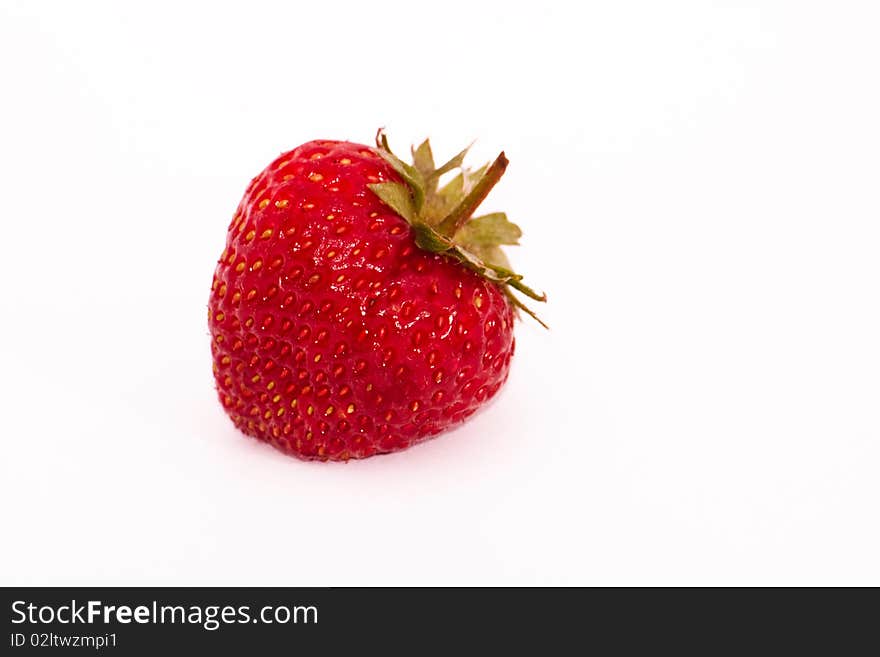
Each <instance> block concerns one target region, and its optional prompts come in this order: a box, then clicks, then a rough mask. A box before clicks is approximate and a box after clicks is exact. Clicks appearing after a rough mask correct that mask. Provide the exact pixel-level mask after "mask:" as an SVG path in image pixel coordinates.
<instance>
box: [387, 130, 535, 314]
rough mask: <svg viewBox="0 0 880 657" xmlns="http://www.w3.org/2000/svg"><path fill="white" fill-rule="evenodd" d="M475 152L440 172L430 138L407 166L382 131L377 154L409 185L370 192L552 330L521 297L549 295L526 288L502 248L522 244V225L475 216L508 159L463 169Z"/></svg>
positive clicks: (424, 244) (422, 238)
mask: <svg viewBox="0 0 880 657" xmlns="http://www.w3.org/2000/svg"><path fill="white" fill-rule="evenodd" d="M469 149H470V146H468V147H467V148H465V149H464V150H463V151H461V152H460V153H458V154H457V155H456V156H455V157H453V158H452V159H451V160H449V161H448V162H446V163H445V164H443V165H441V166H439V167H437V166H435V165H434V155H433V153H432V152H431V144H430V143H429V142H428V140H427V139H426V140H425V141H423V142H422V143H421V145H420V146H419V147H418V148H413V149H412V158H413V163H412V164H407V163H406V162H404V161H403V160H401V159H400V158H398V157H397V156H396V155H394V153H392V152H391V149H390V148H389V146H388V137H387V136H386V135H385V132H384V131H383V130H381V129H380V130H379V132H378V133H377V134H376V150H377V152H378V154H379V155H380V156H382V158H383V159H385V160H386V161H387V162H388V163H389V164H390V165H391V166H392V167H393V168H394V170H395V171H396V172H397V173H398V174H399V175H400V177H401V178H402V179H403V182H402V183H398V182H383V183H375V184H373V185H370V189H371V190H372V191H373V193H374V194H376V196H378V197H379V198H380V199H382V201H383V202H384V203H385V204H386V205H388V206H389V207H390V208H391V209H392V210H394V211H395V212H397V214H399V215H400V216H401V217H403V218H404V219H406V220H407V221H408V222H409V224H410V225H411V226H412V228H413V230H414V232H415V236H416V244H417V245H418V246H419V247H420V248H422V249H425V250H426V251H430V252H431V253H442V254H443V255H446V256H449V257H452V258H455V259H456V260H458V261H459V262H461V263H462V264H463V265H464V266H465V267H467V268H468V269H472V270H473V271H475V272H477V273H478V274H479V275H480V276H482V277H484V278H486V279H487V280H490V281H492V282H493V283H495V284H497V285H498V286H500V287H501V288H502V290H504V292H505V294H507V297H508V298H509V299H510V301H511V303H512V304H513V305H514V307H516V308H518V309H519V310H522V311H523V312H525V313H526V314H528V315H529V316H530V317H532V318H533V319H535V320H536V321H537V322H538V323H539V324H541V326H543V327H544V328H547V325H546V324H544V322H542V321H541V320H540V319H539V318H538V316H537V315H536V314H535V313H534V312H533V311H532V310H531V309H529V308H528V307H527V306H526V305H525V304H524V303H523V302H522V301H521V300H520V299H519V297H517V296H516V294H515V292H517V293H520V294H522V295H525V296H526V297H528V298H530V299H534V300H535V301H541V302H544V301H546V300H547V295H545V294H539V293H537V292H535V291H534V290H533V289H532V288H530V287H528V286H527V285H525V284H524V283H523V282H522V279H523V277H522V276H521V275H520V274H517V273H515V272H514V271H513V270H511V268H510V263H509V262H508V260H507V256H506V255H505V254H504V251H503V250H502V249H501V247H502V246H504V245H516V244H519V238H520V236H521V235H522V231H521V230H520V229H519V226H517V225H516V224H514V223H512V222H511V221H509V220H508V219H507V215H505V214H504V213H503V212H493V213H491V214H484V215H481V216H479V217H474V216H473V214H474V212H475V211H476V210H477V208H478V207H479V205H480V204H481V203H482V202H483V200H484V199H485V198H486V196H488V194H489V192H490V191H491V190H492V188H493V187H494V186H495V184H496V183H497V182H498V181H499V180H500V179H501V176H502V175H503V174H504V171H505V169H506V168H507V158H506V157H505V156H504V153H501V154H500V155H499V156H498V157H497V158H495V161H494V162H492V163H490V164H487V165H485V166H483V167H480V168H479V169H476V170H472V169H469V168H467V167H465V166H464V165H463V162H464V157H465V155H467V152H468V150H469ZM456 169H457V170H458V171H459V172H458V174H457V175H456V176H455V177H453V178H452V180H450V181H449V182H448V183H446V184H445V185H443V186H442V187H440V185H439V181H440V176H442V175H443V174H445V173H449V172H450V171H455V170H456Z"/></svg>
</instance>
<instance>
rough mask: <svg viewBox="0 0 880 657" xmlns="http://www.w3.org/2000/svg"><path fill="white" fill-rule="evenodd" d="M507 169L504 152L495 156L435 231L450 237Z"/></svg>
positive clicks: (463, 223) (465, 221) (469, 216)
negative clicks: (472, 186)
mask: <svg viewBox="0 0 880 657" xmlns="http://www.w3.org/2000/svg"><path fill="white" fill-rule="evenodd" d="M505 169H507V158H506V157H505V156H504V152H503V151H502V153H501V154H500V155H499V156H498V157H497V158H495V161H494V162H492V164H491V165H490V166H489V168H488V169H487V170H486V173H485V174H484V175H483V177H482V178H480V179H479V180H478V181H477V183H476V184H475V185H474V188H473V189H472V190H471V191H470V192H468V194H467V196H465V197H464V198H463V199H462V200H461V203H459V204H458V205H457V206H455V207H454V208H453V209H452V212H450V213H449V214H448V215H447V216H446V217H445V218H444V219H443V220H442V221H441V222H440V223H439V224H438V226H437V231H438V232H439V233H441V234H442V235H446V236H447V237H452V236H453V235H455V233H456V232H458V229H459V228H461V227H462V226H464V225H465V223H467V220H468V219H470V218H471V215H473V213H474V212H475V211H476V209H477V208H478V207H479V206H480V203H482V202H483V200H484V199H485V198H486V197H487V196H488V195H489V192H491V191H492V188H493V187H494V186H495V185H496V183H497V182H498V181H499V180H501V176H503V175H504V171H505Z"/></svg>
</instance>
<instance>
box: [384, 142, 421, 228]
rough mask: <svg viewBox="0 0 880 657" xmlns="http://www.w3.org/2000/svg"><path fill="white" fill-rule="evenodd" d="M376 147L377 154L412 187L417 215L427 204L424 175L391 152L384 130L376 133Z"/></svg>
mask: <svg viewBox="0 0 880 657" xmlns="http://www.w3.org/2000/svg"><path fill="white" fill-rule="evenodd" d="M376 146H377V149H376V152H377V153H379V155H380V156H381V157H382V159H384V160H385V161H386V162H388V164H390V165H391V167H392V168H393V169H394V170H395V171H396V172H397V173H398V174H400V177H401V178H403V180H404V181H405V182H406V184H407V185H409V186H410V189H412V200H413V204H414V205H415V210H416V213H418V212H420V211H421V209H422V205H424V203H425V179H424V178H423V177H422V174H421V173H420V172H419V170H418V169H416V168H415V167H414V166H412V165H411V164H407V163H406V162H404V161H403V160H401V159H400V158H399V157H397V156H396V155H395V154H394V153H392V152H391V149H390V148H389V147H388V137H387V135H386V134H385V131H384V130H379V132H378V133H376Z"/></svg>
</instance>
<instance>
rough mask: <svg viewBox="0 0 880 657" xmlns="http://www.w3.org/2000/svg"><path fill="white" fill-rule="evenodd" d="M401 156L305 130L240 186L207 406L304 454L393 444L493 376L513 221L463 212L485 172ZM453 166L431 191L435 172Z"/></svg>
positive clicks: (219, 285)
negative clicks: (298, 142)
mask: <svg viewBox="0 0 880 657" xmlns="http://www.w3.org/2000/svg"><path fill="white" fill-rule="evenodd" d="M463 157H464V151H463V152H462V153H460V154H459V155H458V156H456V157H455V158H453V160H451V161H450V162H448V163H446V164H445V165H443V166H441V167H439V168H435V167H434V162H433V157H432V155H431V150H430V146H429V144H428V142H427V141H426V142H425V143H424V144H422V145H421V146H420V147H419V148H418V149H417V150H416V151H414V159H415V166H410V165H407V164H404V163H403V162H401V161H400V160H398V159H397V158H396V157H395V156H394V155H392V154H391V152H390V150H389V149H388V145H387V141H386V140H385V138H384V135H383V134H382V133H381V132H380V134H379V136H378V138H377V147H376V148H370V147H367V146H362V145H359V144H353V143H350V142H340V141H312V142H309V143H307V144H303V145H302V146H300V147H298V148H296V149H294V150H292V151H290V152H288V153H284V154H283V155H281V156H280V157H278V158H277V159H276V160H275V161H274V162H272V164H270V165H269V166H268V167H267V168H266V169H265V170H264V171H263V172H262V173H261V174H260V175H259V176H257V177H256V178H255V179H254V180H253V181H252V182H251V184H250V186H249V187H248V189H247V191H246V192H245V195H244V198H243V199H242V201H241V203H240V204H239V207H238V210H237V211H236V213H235V216H234V218H233V220H232V224H231V225H230V227H229V232H228V235H227V241H226V249H225V250H224V251H223V254H222V255H221V257H220V260H219V262H218V264H217V269H216V271H215V274H214V282H213V288H212V293H211V299H210V303H209V325H210V330H211V336H212V338H213V339H212V342H211V351H212V354H213V358H214V376H215V378H216V382H217V390H218V393H219V397H220V401H221V402H222V404H223V407H224V408H225V409H226V412H227V413H228V414H229V416H230V417H231V418H232V421H233V422H234V423H235V425H236V426H237V427H238V428H239V429H241V430H242V431H243V432H244V433H246V434H248V435H251V436H254V437H256V438H259V439H260V440H264V441H266V442H269V443H271V444H272V445H274V446H276V447H277V448H279V449H281V450H283V451H285V452H288V453H290V454H293V455H295V456H298V457H301V458H305V459H322V460H327V459H331V460H346V459H349V458H363V457H366V456H370V455H372V454H377V453H382V452H392V451H395V450H399V449H403V448H405V447H408V446H409V445H412V444H414V443H416V442H419V441H420V440H423V439H425V438H427V437H428V436H432V435H434V434H437V433H439V432H441V431H443V430H444V429H447V428H448V427H450V426H452V425H454V424H456V423H458V422H461V421H462V420H464V419H465V418H466V417H468V416H469V415H471V414H472V413H473V412H474V411H475V410H477V408H479V407H480V406H481V405H482V404H484V403H485V402H486V401H487V400H488V399H490V398H491V397H492V396H493V395H494V394H495V393H496V392H497V391H498V389H499V388H500V387H501V385H502V384H503V383H504V381H505V380H506V379H507V374H508V370H509V368H510V359H511V356H512V355H513V350H514V339H513V318H514V312H515V310H514V308H515V307H520V308H523V306H522V304H520V303H519V301H517V300H516V298H515V297H514V296H513V295H512V294H511V292H510V287H514V288H516V289H518V290H520V291H522V292H525V293H526V294H528V295H529V296H532V297H533V298H536V299H539V300H543V299H544V298H543V297H539V296H538V295H537V294H535V293H534V292H532V291H531V290H530V289H529V288H527V287H525V286H524V285H522V283H521V282H520V278H521V277H519V276H517V275H516V274H513V272H511V271H510V270H509V268H508V266H507V263H506V260H504V256H503V254H502V252H501V250H500V248H499V245H500V244H515V243H516V240H517V238H518V237H519V235H520V232H519V229H518V228H517V227H516V226H515V225H513V224H511V223H509V222H508V221H507V219H506V217H505V216H504V215H503V214H491V215H486V216H484V217H479V218H475V219H470V216H471V214H472V213H473V211H474V210H475V209H476V207H477V205H479V203H480V201H482V200H483V198H485V196H486V194H487V193H488V192H489V190H490V189H491V187H492V186H493V185H494V184H495V182H497V180H498V178H500V175H501V173H503V171H504V168H505V166H506V164H507V160H506V159H505V158H504V154H503V153H502V154H501V156H499V158H498V159H497V160H496V161H495V162H494V163H493V164H492V166H491V167H489V168H488V169H486V168H484V169H482V170H480V171H478V172H471V171H469V170H467V169H464V168H462V166H461V161H462V159H463ZM454 169H461V172H460V173H459V175H458V176H457V177H456V178H454V179H453V181H452V182H450V183H449V184H448V185H446V186H444V187H443V188H441V189H438V178H439V176H440V175H441V174H443V173H445V172H447V171H451V170H454Z"/></svg>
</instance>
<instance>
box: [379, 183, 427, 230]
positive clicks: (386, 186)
mask: <svg viewBox="0 0 880 657" xmlns="http://www.w3.org/2000/svg"><path fill="white" fill-rule="evenodd" d="M369 187H370V190H371V191H372V192H373V193H374V194H375V195H376V196H378V197H379V198H380V199H382V202H383V203H385V205H387V206H388V207H390V208H391V209H392V210H394V211H395V212H396V213H397V214H399V215H400V216H401V217H403V218H404V219H406V220H407V221H408V222H409V223H411V224H412V223H414V222H415V221H416V217H417V216H418V213H417V212H416V209H415V205H414V204H413V198H412V194H410V189H409V187H407V186H406V185H404V184H403V183H398V182H383V183H374V184H372V185H369Z"/></svg>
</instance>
